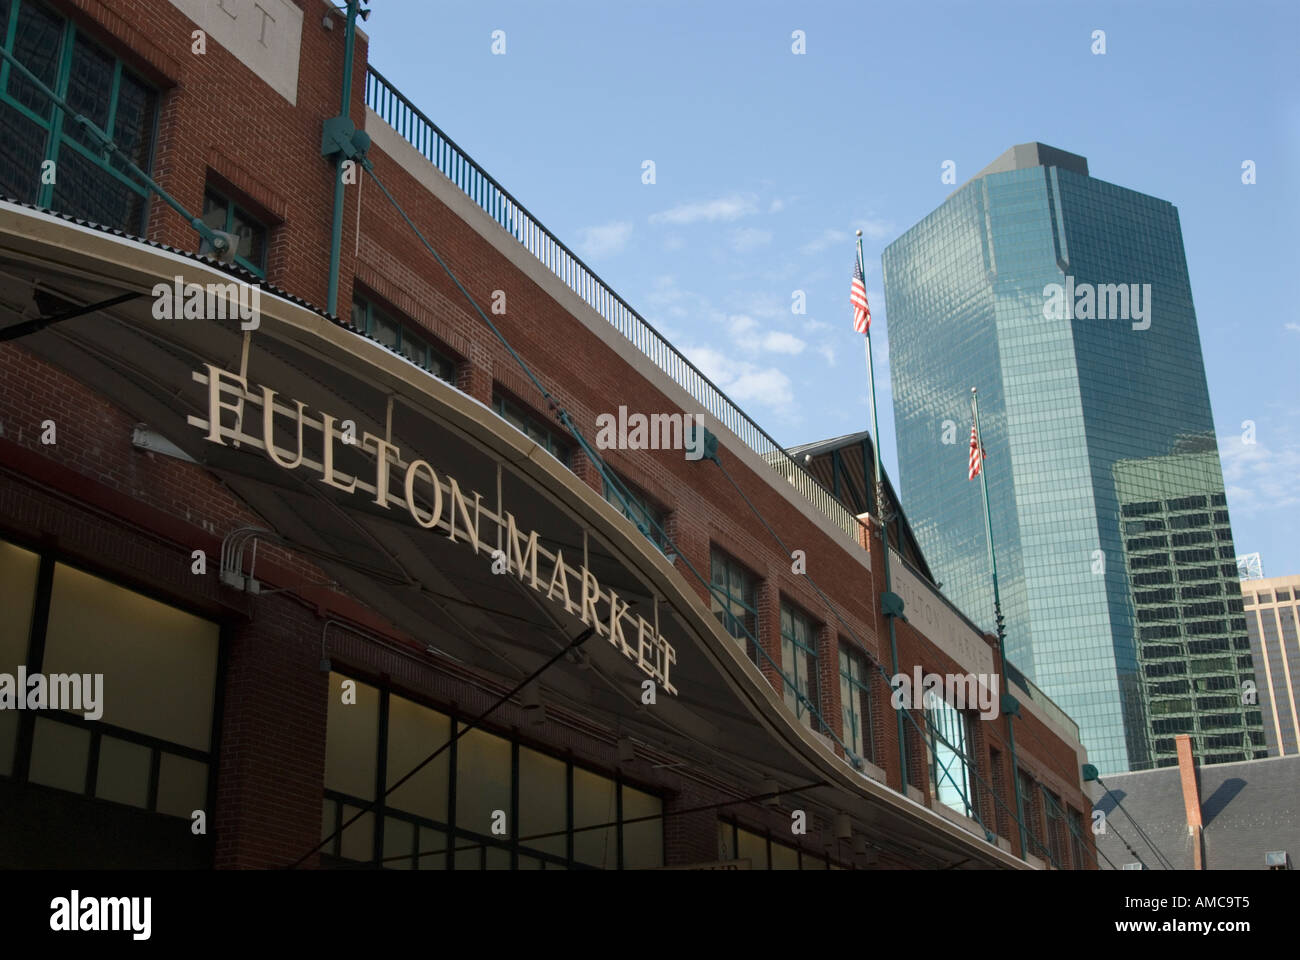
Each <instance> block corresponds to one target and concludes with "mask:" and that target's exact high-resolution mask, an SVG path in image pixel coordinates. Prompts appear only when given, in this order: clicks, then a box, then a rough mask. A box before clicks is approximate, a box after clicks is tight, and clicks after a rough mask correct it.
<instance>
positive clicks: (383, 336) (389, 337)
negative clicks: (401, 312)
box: [369, 307, 397, 349]
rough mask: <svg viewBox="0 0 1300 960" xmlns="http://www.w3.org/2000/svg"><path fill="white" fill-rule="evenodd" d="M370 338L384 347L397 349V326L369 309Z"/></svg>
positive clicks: (376, 311) (377, 312)
mask: <svg viewBox="0 0 1300 960" xmlns="http://www.w3.org/2000/svg"><path fill="white" fill-rule="evenodd" d="M369 332H370V336H372V337H374V338H375V339H376V340H378V341H379V342H380V343H382V344H383V345H384V346H386V347H393V348H394V349H396V347H397V324H395V323H394V322H393V321H392V320H389V319H388V318H387V317H386V316H384V315H383V314H382V313H380V312H379V311H378V310H376V309H375V308H374V307H371V308H370V331H369Z"/></svg>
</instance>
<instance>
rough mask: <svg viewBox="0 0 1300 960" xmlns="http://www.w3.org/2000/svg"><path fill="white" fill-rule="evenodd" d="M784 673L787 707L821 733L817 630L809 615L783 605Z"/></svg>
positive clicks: (801, 720)
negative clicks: (818, 717) (818, 716)
mask: <svg viewBox="0 0 1300 960" xmlns="http://www.w3.org/2000/svg"><path fill="white" fill-rule="evenodd" d="M781 673H782V675H783V676H782V683H781V686H782V688H783V689H784V696H785V705H786V707H787V708H788V709H789V710H790V711H791V712H792V713H793V714H794V715H795V719H797V720H798V721H799V722H800V723H801V724H803V725H804V726H805V727H808V728H809V729H811V730H818V729H819V728H820V727H821V725H822V724H821V721H820V720H818V719H817V715H818V714H819V713H820V707H819V706H818V696H817V695H818V689H817V676H818V673H817V626H816V625H815V624H814V623H813V622H812V621H811V620H809V619H808V617H807V615H806V614H804V613H803V612H802V611H801V610H799V609H798V608H796V607H793V606H791V605H790V604H788V603H786V602H785V601H782V602H781Z"/></svg>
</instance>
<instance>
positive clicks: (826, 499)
mask: <svg viewBox="0 0 1300 960" xmlns="http://www.w3.org/2000/svg"><path fill="white" fill-rule="evenodd" d="M366 106H367V107H369V108H370V109H371V110H373V111H374V112H375V113H376V114H377V115H378V116H379V117H380V119H382V120H383V121H384V122H385V123H387V124H388V125H389V126H390V127H392V128H393V129H394V130H396V131H397V133H398V134H399V135H401V136H402V137H403V138H405V139H406V141H407V143H409V144H411V146H413V147H415V149H416V150H418V151H419V152H420V153H421V155H423V156H424V157H425V159H427V160H428V161H429V162H430V163H432V164H433V165H434V166H435V167H436V168H437V169H438V170H439V171H440V172H441V173H442V174H443V175H444V176H445V177H447V179H448V180H450V181H451V182H452V183H454V184H455V185H456V186H457V187H458V188H459V189H460V190H461V191H463V192H464V194H465V195H466V196H467V197H469V198H470V199H471V200H473V201H474V202H475V203H476V204H478V206H479V207H480V208H481V209H482V210H483V211H484V212H485V213H486V214H487V215H488V216H490V217H491V218H492V219H493V220H495V221H496V223H497V225H498V226H500V227H501V228H502V229H503V230H505V231H506V232H507V233H509V234H510V235H511V236H512V237H514V238H515V240H517V241H518V242H519V243H520V244H522V245H523V247H524V248H525V249H526V250H527V251H528V252H529V253H531V254H532V255H533V256H534V257H536V258H537V259H538V260H539V261H541V263H542V264H543V265H544V266H545V267H546V268H547V269H548V270H550V271H551V272H552V273H553V274H555V276H556V277H558V278H559V279H560V280H561V281H562V282H563V283H564V284H565V285H566V286H567V287H568V288H569V289H570V290H572V291H573V292H574V293H575V294H577V295H578V296H579V297H580V298H581V299H582V300H583V302H584V303H586V304H587V306H589V307H591V309H592V310H594V311H595V312H596V313H598V314H600V316H602V317H603V318H604V319H605V320H606V321H607V322H608V323H609V325H610V326H612V327H613V328H614V329H615V330H617V331H618V332H619V333H621V334H622V335H623V336H624V337H625V338H627V340H629V341H630V342H631V343H632V345H633V346H635V347H636V348H637V349H638V350H640V351H641V352H642V353H643V354H644V355H645V356H646V357H648V358H649V359H650V361H651V362H652V363H654V364H655V366H657V367H658V368H659V369H660V370H662V371H663V372H664V373H666V374H667V375H668V376H669V377H670V378H671V379H672V380H673V381H674V382H675V383H676V384H677V385H678V386H680V387H682V389H684V390H685V391H686V392H687V393H689V394H690V395H691V397H693V398H694V399H695V400H696V402H698V403H699V404H700V405H701V406H702V407H703V408H704V410H705V411H707V412H708V413H709V414H710V415H712V416H713V417H714V418H716V419H717V421H718V422H719V423H721V424H722V425H723V426H725V427H726V428H727V429H728V430H730V431H731V432H732V433H734V434H735V435H736V436H737V437H739V438H740V440H741V442H742V443H744V444H745V445H746V446H748V447H749V448H750V449H751V450H753V451H754V452H755V453H757V454H758V455H759V456H760V457H761V458H762V459H763V460H764V461H765V462H766V463H768V464H769V465H770V466H771V467H772V468H773V469H774V470H775V471H776V472H777V473H779V474H781V476H782V477H784V478H785V480H786V481H787V482H788V483H789V484H790V485H791V486H792V487H793V488H794V489H795V490H796V491H797V492H798V493H799V494H800V495H802V496H803V497H804V498H805V499H806V500H808V501H809V502H810V503H811V504H812V505H813V506H814V507H815V508H816V509H817V510H819V511H820V512H821V513H823V514H824V515H825V516H826V517H828V518H829V519H830V521H831V522H832V523H834V524H835V525H836V526H837V527H839V528H840V529H842V530H843V531H844V532H845V534H846V535H848V536H849V537H850V538H851V539H852V540H853V542H854V543H857V537H858V528H859V526H860V522H859V521H858V519H857V517H855V516H854V515H853V514H852V513H851V512H850V511H849V510H848V509H847V508H846V507H845V506H844V505H843V504H841V503H840V502H839V501H838V500H837V499H836V498H835V496H834V494H832V493H831V492H830V491H829V490H827V489H826V488H825V487H824V486H822V485H821V483H820V482H818V481H817V479H816V478H815V477H813V476H812V474H810V473H809V472H808V471H807V470H805V469H804V468H803V466H802V465H800V464H799V463H798V462H797V461H796V460H795V459H794V458H793V457H791V456H790V455H789V454H788V453H786V452H785V449H784V448H783V447H782V446H781V445H780V444H778V443H777V442H776V441H775V440H773V439H772V437H771V436H769V435H768V433H767V432H766V431H765V430H763V428H762V427H760V426H759V425H758V424H757V423H755V422H754V421H753V420H752V419H750V417H749V416H748V415H747V414H746V413H745V412H744V411H743V410H741V409H740V407H738V406H736V404H735V403H733V402H732V401H731V399H730V398H728V397H727V395H726V394H725V393H723V392H722V390H721V389H719V388H718V386H717V385H716V384H715V383H714V382H713V381H712V380H710V379H709V378H708V377H706V376H705V375H704V374H703V373H701V372H700V370H699V368H698V367H696V366H695V364H693V363H691V361H689V360H688V359H686V357H685V356H683V354H682V353H681V352H680V351H679V350H678V349H677V348H676V347H674V346H673V345H672V344H671V343H669V342H668V340H667V339H665V338H664V336H663V335H662V334H660V333H659V331H658V330H656V329H655V328H654V327H653V326H651V324H650V323H649V321H647V320H646V319H645V318H644V317H642V316H641V315H640V314H639V313H637V312H636V311H635V310H634V309H632V307H631V306H629V305H628V303H627V301H626V300H624V299H623V298H622V297H620V296H619V295H618V294H617V293H615V292H614V291H613V290H612V289H611V288H610V287H609V285H608V284H606V283H605V282H604V281H603V280H601V279H600V277H598V276H597V275H596V273H595V271H593V270H592V269H591V268H590V267H588V266H587V265H586V264H585V263H583V261H582V259H581V258H580V257H579V256H578V255H577V254H575V253H574V252H573V251H572V250H570V249H569V248H568V247H567V246H565V245H564V244H563V243H562V242H561V241H560V240H559V239H558V238H557V237H556V236H555V234H553V233H551V231H549V230H547V229H546V227H544V226H542V224H541V222H540V221H539V220H538V219H537V218H536V217H534V216H533V215H532V214H531V213H529V212H528V210H527V209H526V208H525V207H524V206H523V204H521V203H520V202H519V201H518V200H516V199H515V198H514V197H513V196H511V195H510V192H509V191H508V190H506V189H505V188H504V187H503V186H501V184H499V183H497V181H496V180H494V179H493V178H492V176H491V175H490V174H488V173H487V171H485V170H484V169H483V168H482V167H480V166H479V165H478V164H477V163H475V162H474V161H473V160H471V159H470V157H469V155H468V154H466V153H465V151H464V150H462V149H461V148H460V147H459V146H457V145H456V143H455V141H453V140H452V139H451V138H450V137H448V136H447V135H446V134H445V133H443V132H442V131H441V130H440V129H439V128H438V125H437V124H435V123H434V122H433V121H432V120H430V119H429V118H428V117H426V116H425V115H424V114H423V113H421V112H420V109H419V108H418V107H416V106H415V104H413V103H411V101H410V100H408V99H407V98H406V97H405V96H403V95H402V93H401V92H400V91H398V90H397V89H396V88H395V87H394V86H393V85H392V84H391V83H389V82H388V80H386V79H385V78H384V76H383V75H382V74H380V73H379V72H378V71H377V70H375V69H374V68H373V67H367V68H366ZM687 412H691V411H687Z"/></svg>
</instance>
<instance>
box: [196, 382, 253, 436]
mask: <svg viewBox="0 0 1300 960" xmlns="http://www.w3.org/2000/svg"><path fill="white" fill-rule="evenodd" d="M204 366H205V367H207V368H208V439H209V440H211V441H212V442H213V443H219V444H221V445H222V446H223V447H224V446H225V445H226V441H224V440H222V439H221V411H222V410H229V411H230V412H231V413H233V414H234V415H235V431H234V432H235V437H236V439H235V446H239V439H238V437H239V434H240V433H241V432H242V430H243V426H244V397H245V396H247V394H248V381H247V380H245V379H244V378H243V377H241V376H238V375H237V374H233V373H226V371H224V370H218V369H217V368H216V367H214V366H213V365H212V364H210V363H206V364H204ZM223 378H226V379H228V380H230V381H231V383H233V384H238V385H239V387H240V393H239V402H238V403H233V404H231V403H224V402H222V399H221V393H222V389H221V388H222V386H223V383H222V379H223Z"/></svg>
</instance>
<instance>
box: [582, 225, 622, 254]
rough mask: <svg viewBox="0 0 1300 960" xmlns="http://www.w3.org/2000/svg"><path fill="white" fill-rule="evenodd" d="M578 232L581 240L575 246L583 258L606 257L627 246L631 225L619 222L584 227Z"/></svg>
mask: <svg viewBox="0 0 1300 960" xmlns="http://www.w3.org/2000/svg"><path fill="white" fill-rule="evenodd" d="M580 232H581V239H579V240H578V244H577V246H578V252H579V253H581V254H582V256H583V257H584V258H596V257H608V256H612V255H614V254H616V253H619V252H621V251H622V249H623V248H624V247H626V246H627V238H628V237H630V236H631V235H632V224H631V223H629V222H628V221H626V220H619V221H615V222H614V223H606V224H604V225H602V226H599V227H585V228H583V229H582V231H580Z"/></svg>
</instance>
